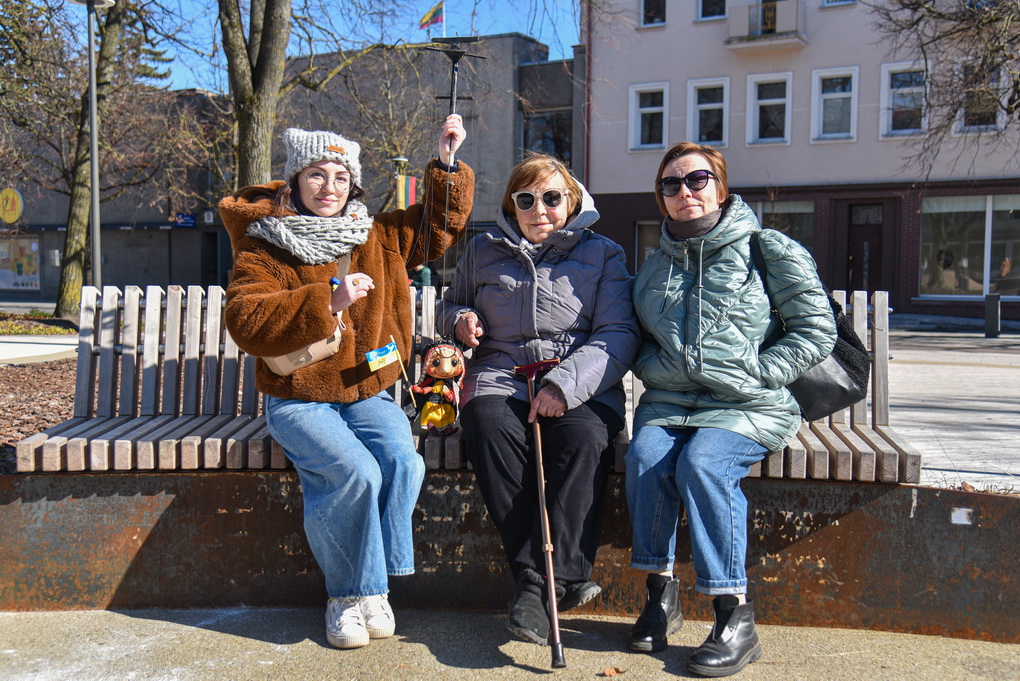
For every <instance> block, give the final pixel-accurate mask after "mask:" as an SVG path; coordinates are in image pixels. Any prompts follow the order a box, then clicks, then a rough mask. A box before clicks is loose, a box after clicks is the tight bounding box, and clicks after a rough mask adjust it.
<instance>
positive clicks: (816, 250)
mask: <svg viewBox="0 0 1020 681" xmlns="http://www.w3.org/2000/svg"><path fill="white" fill-rule="evenodd" d="M610 6H611V9H612V10H615V12H610V13H600V14H599V15H598V17H597V18H596V17H595V16H594V15H593V14H592V13H590V12H589V13H587V14H586V15H585V16H584V17H583V19H584V23H583V25H582V32H581V36H582V40H583V41H584V42H585V47H586V48H587V51H588V53H587V63H588V65H589V72H588V76H589V77H588V78H587V83H588V87H589V92H590V94H589V98H590V111H587V112H586V114H585V115H586V117H587V118H588V119H589V130H590V137H589V139H588V143H587V151H588V153H587V163H586V174H587V179H588V186H589V189H590V190H591V192H592V194H593V195H594V196H595V198H596V202H597V205H598V207H599V211H600V212H601V213H602V215H603V220H602V221H601V222H600V225H601V226H602V231H603V232H606V233H607V234H609V235H610V236H612V237H613V238H614V239H616V240H617V241H619V242H620V243H621V244H622V245H623V246H624V247H625V248H626V249H627V251H628V253H629V256H630V262H631V265H632V266H633V267H634V268H635V269H636V268H637V267H639V266H640V265H641V263H642V262H643V261H644V258H645V257H646V256H647V254H648V253H650V252H651V251H653V250H654V249H655V248H656V243H657V241H658V234H659V229H660V224H661V216H660V215H659V213H658V210H657V208H656V205H655V201H654V198H653V194H652V190H653V182H654V180H655V173H656V170H657V168H658V164H659V161H660V160H661V158H662V155H663V153H664V151H665V150H667V149H668V148H669V147H670V146H672V145H673V144H676V143H677V142H681V141H685V140H691V141H697V142H700V143H703V144H711V145H713V146H715V147H716V148H718V149H719V150H720V151H721V152H722V153H723V154H724V156H725V157H726V159H727V165H728V170H729V183H730V188H731V191H732V192H733V193H737V194H740V195H741V196H742V197H743V198H744V200H745V201H747V202H748V203H749V204H750V205H751V206H752V207H753V208H754V209H755V211H756V212H757V213H758V216H759V218H760V220H761V222H762V224H763V226H765V227H773V228H776V229H780V230H782V231H784V232H786V233H788V234H789V235H790V236H792V237H794V238H796V239H797V240H799V241H800V242H802V243H803V244H804V245H805V246H807V247H808V248H809V249H810V250H811V252H812V253H813V255H814V256H815V259H816V261H817V262H818V267H819V271H820V273H821V274H822V277H823V280H824V281H825V282H826V283H827V284H829V285H830V286H831V287H833V288H849V289H853V290H861V289H864V290H888V291H889V292H890V295H891V300H892V305H893V307H894V309H895V310H896V311H897V312H902V313H917V314H939V315H955V316H969V317H980V316H982V315H983V314H984V309H985V298H986V296H987V295H988V294H989V293H998V294H999V295H1000V296H1001V301H1002V308H1001V309H1002V316H1003V318H1004V319H1017V318H1020V262H1018V258H1020V165H1018V160H1017V156H1016V148H1017V143H1016V140H1012V141H1010V140H1006V143H1003V144H992V143H990V142H992V141H993V139H994V136H995V135H996V133H997V132H998V130H999V129H1000V124H1001V122H1000V121H998V120H996V118H995V114H994V113H992V114H991V117H990V118H989V116H988V112H987V111H986V110H980V109H979V110H975V111H964V112H962V113H961V117H960V126H961V127H960V130H959V132H960V134H958V135H955V136H953V137H952V138H951V140H950V142H949V145H950V147H952V148H949V147H947V148H944V149H943V150H942V153H941V154H940V155H939V157H938V161H937V163H936V164H935V165H934V166H933V167H932V168H931V169H930V172H927V171H922V170H920V169H919V168H918V167H916V166H914V165H912V161H911V158H912V156H913V154H914V153H915V151H916V142H917V141H918V138H919V136H923V135H925V133H926V127H925V126H926V118H925V108H924V102H925V99H924V88H925V86H926V83H925V76H926V68H925V65H924V64H918V63H915V62H909V61H904V60H902V59H898V58H897V56H896V54H895V53H894V52H893V51H892V50H891V49H890V46H888V45H883V44H881V43H880V42H878V41H879V37H878V34H877V33H876V32H875V30H874V26H873V22H874V20H875V18H874V16H873V15H872V14H871V12H870V11H869V8H868V7H867V6H866V5H865V4H864V3H861V2H856V1H855V0H772V1H770V2H751V1H750V0H680V1H676V0H674V1H669V0H612V2H610ZM963 133H968V134H963ZM975 135H977V138H975ZM975 139H978V140H980V141H982V142H985V143H983V144H980V145H976V144H974V140H975Z"/></svg>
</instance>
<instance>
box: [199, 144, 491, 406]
mask: <svg viewBox="0 0 1020 681" xmlns="http://www.w3.org/2000/svg"><path fill="white" fill-rule="evenodd" d="M425 175H426V178H425V188H424V189H425V191H424V192H423V194H422V195H423V196H424V197H425V199H426V205H422V204H415V205H413V206H411V207H409V208H407V209H406V210H395V211H391V212H389V213H381V214H379V215H376V216H375V217H374V219H373V224H372V228H371V229H370V230H369V233H368V240H367V241H366V242H365V243H364V244H361V245H359V246H356V247H355V248H354V250H353V251H352V252H351V268H350V271H351V273H355V272H362V273H364V274H367V275H368V276H370V277H372V280H373V281H374V282H375V288H374V289H371V290H370V291H369V292H368V297H366V298H362V299H360V300H358V301H356V302H355V303H354V304H353V305H351V306H350V307H349V308H347V309H346V310H344V311H343V315H342V319H343V322H344V324H345V325H346V327H347V328H346V329H344V330H343V334H342V339H341V343H340V350H339V351H338V352H337V354H335V355H333V356H332V357H330V358H328V359H325V360H322V361H321V362H318V363H317V364H313V365H311V366H308V367H305V368H303V369H299V370H297V371H295V372H294V373H292V374H291V375H290V376H279V375H277V374H275V373H273V372H272V371H271V370H270V369H269V367H267V366H266V364H265V363H264V362H263V361H262V360H258V361H257V362H256V369H255V383H256V386H257V387H258V389H259V390H260V391H262V392H264V393H266V394H267V395H273V396H275V397H280V398H285V399H288V398H296V399H301V400H307V401H310V402H354V401H357V400H360V399H364V398H367V397H371V396H373V395H376V394H378V393H379V392H381V391H382V390H385V389H386V388H388V387H389V386H391V385H392V384H393V383H394V382H395V381H396V380H397V379H398V378H399V377H400V375H401V372H400V366H399V365H398V364H397V363H396V362H394V363H392V364H389V365H388V366H385V367H383V368H381V369H379V370H378V371H375V372H372V371H370V370H369V368H368V362H367V360H366V359H365V353H366V352H368V351H369V350H374V349H376V348H379V347H382V346H383V345H386V344H387V343H389V342H390V336H391V335H392V336H393V338H394V339H396V341H397V347H398V348H399V349H400V356H401V358H403V359H404V360H405V361H406V359H407V358H408V357H409V356H410V352H409V351H410V348H411V311H410V310H411V303H410V296H409V294H408V285H407V268H409V267H414V266H416V265H419V264H421V263H423V262H427V261H430V260H434V259H435V258H438V257H440V256H441V255H442V254H443V252H444V251H445V250H446V249H447V248H448V247H449V246H450V245H451V244H453V243H454V242H455V241H456V240H457V239H459V238H460V237H461V236H462V235H463V233H464V228H465V227H466V225H467V220H468V216H469V215H470V213H471V205H472V200H473V196H474V172H473V171H472V170H471V168H470V167H468V166H467V164H465V163H464V162H463V161H460V162H459V168H458V170H457V172H455V173H447V172H445V171H444V170H441V169H440V168H439V167H438V166H437V165H436V162H435V161H433V162H432V163H430V164H429V167H428V168H427V169H426V174H425ZM448 178H449V181H450V217H449V223H448V224H447V222H446V220H445V216H444V212H445V209H446V186H447V181H448ZM281 186H283V182H281V181H276V182H271V183H269V184H267V185H259V186H255V187H245V188H244V189H241V190H240V191H238V192H237V193H236V194H234V195H233V196H228V197H227V198H225V199H223V200H222V201H220V206H219V207H220V215H221V216H222V218H223V224H224V226H225V227H226V229H227V231H228V232H229V233H230V241H231V244H232V245H233V249H234V274H233V279H232V280H231V282H230V286H229V287H228V288H227V306H226V312H225V317H226V325H227V329H228V330H229V331H230V335H231V337H233V339H234V340H235V341H236V342H237V345H238V347H240V348H241V349H242V350H244V351H245V352H247V353H249V354H251V355H254V356H256V357H275V356H278V355H283V354H286V353H289V352H293V351H295V350H298V349H300V348H302V347H305V346H306V345H309V344H311V343H314V342H316V341H319V340H322V339H324V338H326V337H327V336H329V335H331V334H332V333H333V330H334V329H335V328H336V326H337V323H336V318H335V317H334V316H333V315H331V314H330V311H329V302H330V298H331V297H332V287H331V286H330V283H329V280H330V278H331V277H334V276H336V273H337V272H336V263H335V262H330V263H326V264H324V265H307V264H305V263H303V262H301V261H300V260H298V259H297V258H296V257H294V256H293V255H291V254H290V253H289V252H287V251H285V250H283V249H282V248H279V247H277V246H274V245H272V244H270V243H269V242H267V241H264V240H263V239H258V238H255V237H252V236H246V235H245V231H246V230H247V229H248V225H250V224H251V223H252V222H254V221H255V220H258V219H259V218H263V217H266V216H268V215H269V214H270V213H271V212H272V207H273V198H274V197H275V195H276V191H277V190H278V189H279V188H280V187H281ZM426 230H429V232H430V234H431V236H430V237H429V238H426ZM426 242H428V246H429V252H428V253H427V254H426V253H425V246H426Z"/></svg>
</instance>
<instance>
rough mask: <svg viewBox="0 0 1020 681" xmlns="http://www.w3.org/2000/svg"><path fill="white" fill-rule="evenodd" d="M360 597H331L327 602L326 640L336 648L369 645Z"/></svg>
mask: <svg viewBox="0 0 1020 681" xmlns="http://www.w3.org/2000/svg"><path fill="white" fill-rule="evenodd" d="M361 601H362V599H360V598H356V597H355V598H331V599H329V602H328V603H327V604H326V640H328V641H329V644H330V645H331V646H334V647H336V648H361V647H362V646H367V645H368V630H367V629H366V628H365V616H364V615H363V614H362V612H361Z"/></svg>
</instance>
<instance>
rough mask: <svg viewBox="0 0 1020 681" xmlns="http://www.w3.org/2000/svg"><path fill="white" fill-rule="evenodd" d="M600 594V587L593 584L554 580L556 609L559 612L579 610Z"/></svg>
mask: <svg viewBox="0 0 1020 681" xmlns="http://www.w3.org/2000/svg"><path fill="white" fill-rule="evenodd" d="M600 593H602V587H601V586H599V585H598V584H596V583H595V582H589V581H584V582H564V581H562V580H559V579H557V580H556V607H557V609H558V610H559V612H567V611H568V610H573V609H574V608H579V607H581V606H582V605H584V604H585V603H587V602H588V601H590V600H591V599H593V598H595V597H596V596H598V595H599V594H600Z"/></svg>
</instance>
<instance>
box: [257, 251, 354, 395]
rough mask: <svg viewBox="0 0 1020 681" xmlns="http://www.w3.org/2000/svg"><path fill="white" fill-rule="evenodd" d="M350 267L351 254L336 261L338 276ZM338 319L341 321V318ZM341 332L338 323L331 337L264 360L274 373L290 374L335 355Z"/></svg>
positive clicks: (344, 273)
mask: <svg viewBox="0 0 1020 681" xmlns="http://www.w3.org/2000/svg"><path fill="white" fill-rule="evenodd" d="M350 269H351V256H350V254H347V255H345V256H343V257H342V258H340V259H338V260H337V261H336V278H337V279H343V278H344V277H346V276H347V273H348V272H349V271H350ZM337 321H339V319H338V320H337ZM340 332H341V328H340V325H339V324H338V325H337V327H336V328H335V329H334V330H333V335H332V336H330V337H329V338H326V339H324V340H321V341H316V342H314V343H312V344H311V345H306V346H305V347H303V348H301V349H299V350H295V351H294V352H288V353H287V354H286V355H279V356H278V357H263V358H262V361H263V362H265V363H266V366H268V367H269V369H270V370H271V371H272V372H273V373H274V374H278V375H280V376H290V375H291V374H292V373H294V372H295V371H297V370H298V369H303V368H305V367H307V366H311V365H312V364H315V363H316V362H319V361H321V360H324V359H326V358H327V357H332V356H333V355H335V354H336V352H337V350H339V349H340Z"/></svg>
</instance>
